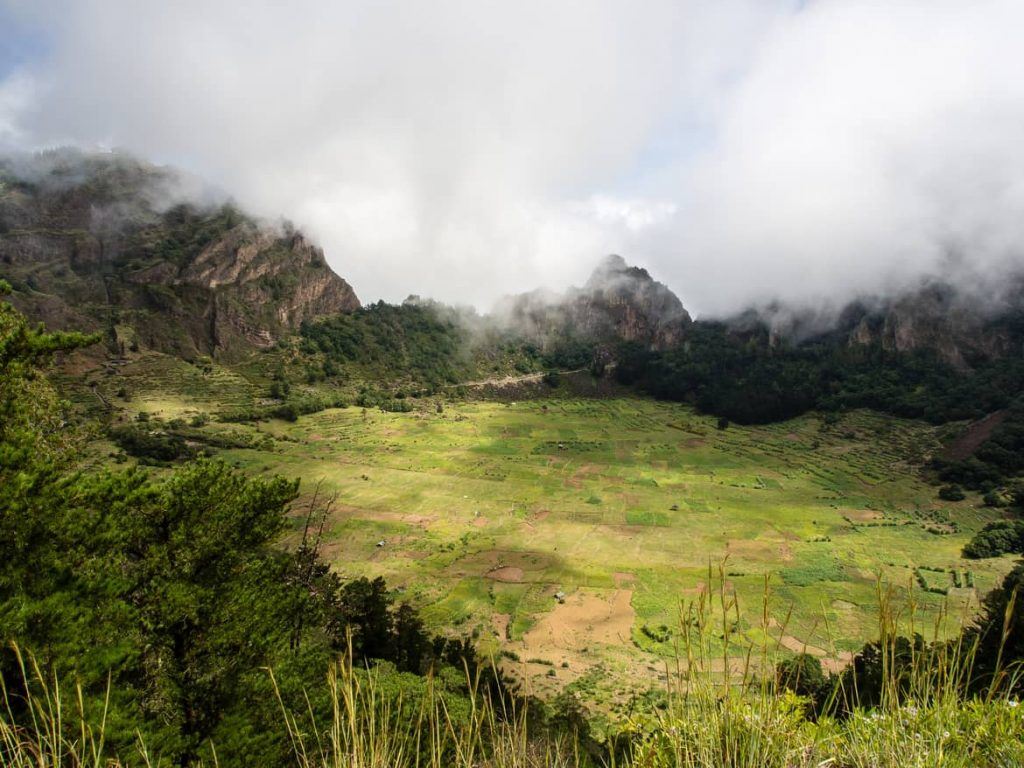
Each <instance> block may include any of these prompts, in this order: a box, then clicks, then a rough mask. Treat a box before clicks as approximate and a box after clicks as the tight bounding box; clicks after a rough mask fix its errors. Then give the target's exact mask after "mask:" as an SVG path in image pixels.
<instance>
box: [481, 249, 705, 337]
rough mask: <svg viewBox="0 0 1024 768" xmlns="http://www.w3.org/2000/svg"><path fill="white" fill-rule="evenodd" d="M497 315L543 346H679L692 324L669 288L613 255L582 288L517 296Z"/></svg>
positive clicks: (504, 304)
mask: <svg viewBox="0 0 1024 768" xmlns="http://www.w3.org/2000/svg"><path fill="white" fill-rule="evenodd" d="M495 315H496V316H497V317H499V318H500V319H501V321H502V322H503V323H504V324H506V325H508V326H510V327H513V328H516V329H518V330H520V331H521V332H523V333H524V334H525V335H527V336H528V337H530V338H534V339H536V340H539V341H544V340H547V339H552V338H581V339H586V340H589V341H598V342H614V341H635V342H638V343H640V344H643V345H645V346H648V347H650V348H653V349H666V348H668V347H672V346H675V345H676V344H678V343H679V342H680V341H681V340H682V338H683V336H684V334H685V331H686V327H687V326H688V325H689V324H690V322H691V321H690V315H689V313H687V311H686V309H684V308H683V304H682V302H681V301H680V300H679V298H678V297H677V296H676V295H675V294H674V293H672V291H671V290H669V288H668V287H667V286H666V285H664V284H663V283H659V282H658V281H656V280H654V279H653V278H652V277H651V276H650V274H648V272H647V270H645V269H641V268H639V267H631V266H629V265H627V264H626V262H625V261H624V260H623V259H622V257H621V256H614V255H613V256H608V257H606V258H605V259H604V260H603V261H602V262H601V263H600V264H599V265H598V266H597V268H596V269H595V270H594V272H593V273H592V274H591V276H590V278H589V279H588V280H587V282H586V284H584V286H583V287H582V288H570V289H569V290H568V291H566V292H565V293H564V294H553V293H549V292H544V291H534V292H532V293H527V294H521V295H519V296H512V297H509V298H507V299H505V300H504V301H502V302H501V303H499V305H498V306H497V307H496V309H495Z"/></svg>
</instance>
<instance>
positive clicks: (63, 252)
mask: <svg viewBox="0 0 1024 768" xmlns="http://www.w3.org/2000/svg"><path fill="white" fill-rule="evenodd" d="M177 182H178V179H177V176H176V174H174V172H172V171H168V170H166V169H161V168H156V167H153V166H149V165H146V164H143V163H141V162H138V161H136V160H134V159H132V158H127V157H124V156H121V155H82V154H76V153H63V154H59V155H57V156H55V157H54V156H43V157H42V158H36V159H35V163H34V164H33V163H28V164H26V163H25V162H22V163H21V164H18V163H13V162H7V163H6V164H3V163H0V277H3V278H5V279H7V280H8V281H9V282H11V283H12V285H13V286H14V288H15V293H14V296H13V300H14V302H15V303H16V304H17V305H18V306H19V307H20V308H21V309H22V310H23V311H24V312H26V313H27V314H28V315H29V316H30V317H33V318H36V319H39V320H41V321H44V322H46V323H47V325H49V326H51V327H53V328H72V327H73V328H80V329H86V330H95V331H101V332H103V333H105V334H106V336H107V338H108V341H109V343H110V346H111V348H112V349H113V350H114V351H115V352H122V351H126V350H127V349H128V348H150V349H156V350H159V351H163V352H169V353H173V354H179V355H182V356H186V357H191V356H194V355H196V354H212V355H216V356H219V357H226V358H231V357H238V356H240V355H244V354H247V353H248V352H250V351H252V350H253V349H254V348H259V347H265V346H268V345H271V344H273V343H275V342H276V341H277V340H279V339H281V338H282V337H284V336H287V335H289V334H291V333H292V332H294V331H295V330H297V329H298V327H299V325H300V324H301V323H302V322H303V321H306V320H313V319H316V318H319V317H324V316H327V315H331V314H335V313H338V312H348V311H352V310H355V309H357V308H358V307H359V300H358V299H357V298H356V295H355V293H354V291H353V290H352V288H351V287H350V286H349V285H348V283H346V282H345V281H344V280H343V279H342V278H340V277H339V276H338V275H336V274H335V273H334V272H333V271H332V270H331V269H330V267H329V266H328V265H327V262H326V261H325V259H324V255H323V252H322V251H321V250H320V248H318V247H316V246H315V245H313V244H312V243H310V242H309V241H308V240H306V238H305V237H304V236H303V235H302V234H300V233H298V232H296V231H294V230H293V229H291V228H290V227H289V226H288V225H281V226H270V225H266V224H262V223H259V222H257V221H255V220H253V219H252V218H250V217H248V216H245V215H244V214H242V213H241V212H240V211H238V210H237V209H235V208H234V207H232V206H231V205H229V204H223V203H222V204H218V205H203V206H199V205H196V204H193V203H188V202H181V200H180V194H178V190H177V189H176V185H177ZM176 194H178V198H177V199H176Z"/></svg>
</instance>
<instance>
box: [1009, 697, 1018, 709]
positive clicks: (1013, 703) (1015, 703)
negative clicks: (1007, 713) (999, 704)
mask: <svg viewBox="0 0 1024 768" xmlns="http://www.w3.org/2000/svg"><path fill="white" fill-rule="evenodd" d="M1006 706H1008V707H1009V708H1010V709H1016V708H1017V707H1019V706H1020V702H1019V701H1017V700H1016V699H1010V700H1009V701H1008V702H1006Z"/></svg>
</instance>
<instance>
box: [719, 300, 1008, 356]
mask: <svg viewBox="0 0 1024 768" xmlns="http://www.w3.org/2000/svg"><path fill="white" fill-rule="evenodd" d="M727 325H728V327H729V328H730V330H731V331H732V332H734V333H736V334H739V335H742V336H745V337H751V338H752V337H754V336H758V337H761V338H763V339H764V340H766V342H767V344H768V345H769V346H773V347H774V346H778V345H780V344H789V345H800V344H803V343H806V342H811V343H819V344H820V343H824V344H827V345H830V346H840V347H843V346H845V347H848V348H850V349H854V350H855V349H860V348H871V347H874V348H877V349H881V350H884V351H886V352H894V353H911V352H918V351H926V352H930V353H932V354H934V355H936V356H937V357H938V358H939V359H941V360H943V361H944V362H946V363H948V364H950V365H952V366H953V367H955V368H959V369H961V370H966V369H969V368H972V367H974V366H975V365H977V364H979V363H982V362H985V361H988V360H992V359H996V358H1002V357H1007V356H1010V355H1021V354H1024V349H1022V344H1021V342H1022V339H1024V288H1022V286H1021V285H1016V284H1007V285H1004V286H1002V291H1001V293H1000V296H999V298H998V299H997V300H996V299H993V298H992V297H991V296H990V297H987V298H985V297H982V296H981V295H979V291H977V290H971V291H965V290H961V289H958V288H957V287H955V286H953V285H950V284H948V283H941V282H930V283H927V284H925V285H923V286H921V287H920V288H918V289H916V290H912V291H907V292H904V293H901V294H898V295H896V296H892V297H879V296H873V297H864V298H861V299H859V300H857V301H854V302H851V303H849V304H847V305H845V306H843V307H841V308H839V309H836V308H835V307H828V306H822V307H818V308H816V309H807V308H800V309H797V308H793V307H787V306H785V305H782V304H778V303H775V304H770V305H767V306H764V307H760V308H757V309H751V310H748V311H747V312H744V313H742V314H740V315H737V316H735V317H733V318H731V319H729V320H728V321H727Z"/></svg>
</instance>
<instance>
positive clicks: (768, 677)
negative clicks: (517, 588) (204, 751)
mask: <svg viewBox="0 0 1024 768" xmlns="http://www.w3.org/2000/svg"><path fill="white" fill-rule="evenodd" d="M710 575H712V574H709V576H710ZM717 576H718V578H717V579H716V581H717V583H718V584H719V586H718V588H717V589H716V590H714V591H707V592H703V593H701V594H700V595H698V596H697V597H696V598H695V600H694V601H692V602H691V603H688V604H686V605H684V606H682V607H681V610H680V628H681V631H680V633H679V634H678V646H677V651H676V654H675V660H674V662H673V663H672V664H669V665H667V669H666V672H667V683H666V685H665V693H666V699H667V705H666V706H665V707H664V709H661V710H655V711H654V712H652V713H650V714H647V715H644V716H637V717H634V718H633V719H631V720H629V721H627V722H625V723H623V725H622V730H623V734H624V737H625V738H624V741H625V743H627V744H628V749H626V750H625V753H624V755H620V756H618V760H616V755H614V754H612V753H605V754H603V755H601V754H594V752H593V750H592V747H593V745H592V744H589V743H584V741H583V740H582V739H580V738H578V737H576V736H575V735H574V734H573V733H567V732H554V731H552V730H551V729H550V728H545V727H543V726H538V725H537V721H536V718H535V717H533V716H531V711H530V708H529V707H527V706H526V705H524V703H522V702H520V701H516V700H509V699H504V698H497V697H491V696H488V695H485V689H486V686H484V685H481V678H480V676H479V675H470V674H469V672H468V670H467V671H466V675H467V681H468V691H469V692H468V694H467V695H466V696H464V697H460V698H458V699H457V700H454V699H453V698H452V697H451V695H450V693H447V694H446V693H445V691H444V690H443V686H441V685H435V681H434V680H433V679H428V680H427V684H426V687H425V693H422V692H421V694H419V695H417V696H415V697H413V696H406V694H405V693H404V692H403V691H402V690H401V689H399V690H397V691H396V690H395V688H394V686H393V684H389V683H388V681H387V679H386V676H385V675H384V674H383V673H382V672H381V670H380V669H377V668H369V669H366V668H359V667H357V666H354V665H353V664H352V662H351V656H350V655H348V656H346V657H345V658H343V659H341V660H340V661H338V662H337V663H336V664H334V665H333V666H332V667H331V669H330V670H329V672H328V676H327V685H328V686H329V691H330V694H331V701H332V702H333V713H332V715H331V717H330V720H329V722H325V723H320V722H317V721H316V718H315V717H314V715H313V708H312V706H308V707H307V708H306V710H305V711H300V712H294V711H289V709H288V708H287V707H286V706H285V705H284V702H283V697H282V696H281V695H280V693H279V692H278V693H277V698H278V702H279V703H280V707H281V713H282V715H281V728H282V729H283V731H285V732H287V734H288V736H289V738H290V741H291V745H292V752H293V758H292V760H291V761H290V765H291V766H294V768H588V767H591V766H609V768H610V767H611V766H614V765H616V763H618V765H620V766H624V767H625V768H718V767H721V768H773V767H777V768H825V767H826V766H828V767H831V768H897V767H898V768H932V767H933V766H948V767H949V768H968V767H970V768H974V767H975V766H982V767H990V768H1011V767H1012V766H1024V706H1019V705H1018V703H1017V701H1016V700H1014V699H1013V698H1011V697H1010V696H1009V695H1008V693H1007V691H1008V690H1010V689H1011V687H1012V685H1013V684H1014V683H1015V682H1016V681H1017V678H1016V677H1015V675H1017V674H1018V672H1019V670H1017V669H1014V668H1012V667H1010V668H1007V669H1006V670H1004V671H1003V673H1002V674H1001V675H997V676H996V678H995V679H994V680H993V682H992V684H991V685H990V686H989V687H988V688H987V690H984V691H982V692H981V694H979V695H970V694H969V693H968V691H969V683H970V681H971V675H972V669H973V665H974V656H975V653H976V646H975V644H974V643H973V641H971V640H969V639H967V638H968V637H969V635H963V634H961V635H960V639H959V640H954V641H952V642H939V643H917V644H914V643H911V644H910V645H909V648H908V646H907V644H906V643H905V642H901V641H900V639H899V638H900V637H901V632H902V634H903V635H906V634H907V633H910V634H913V633H914V632H915V631H918V632H919V631H920V629H921V628H919V627H916V626H915V620H914V616H915V606H914V604H913V601H912V600H910V601H908V602H906V603H902V604H901V603H898V601H897V600H895V599H894V596H893V593H892V592H891V591H889V590H886V589H884V588H882V587H881V586H880V587H879V594H878V597H879V610H878V619H879V626H878V637H879V641H880V642H879V652H880V655H881V659H882V670H883V671H882V679H881V685H880V686H879V689H878V690H877V691H876V692H875V694H874V695H875V697H876V698H875V699H874V700H873V702H872V706H871V707H864V706H859V702H860V700H861V698H860V696H861V694H860V692H859V691H858V690H857V687H858V683H857V681H856V679H855V678H854V677H853V676H849V678H848V679H847V677H844V678H843V681H844V682H843V685H839V686H835V687H833V688H832V693H831V695H830V698H829V701H827V702H826V703H825V705H824V706H823V707H822V710H823V711H825V712H832V713H833V714H832V715H822V716H820V717H815V716H814V715H813V714H812V713H811V711H810V709H809V707H808V702H807V700H805V699H802V698H800V697H798V696H796V695H794V694H792V693H789V692H785V691H780V690H779V687H778V686H777V685H776V684H775V679H774V673H773V670H774V669H775V666H776V664H777V663H778V662H779V661H780V660H781V659H782V658H784V657H785V656H787V655H788V652H787V651H785V649H784V648H782V645H781V638H782V637H783V636H784V635H785V634H786V624H787V622H786V621H783V622H782V623H776V622H774V621H772V620H771V616H770V614H769V609H768V606H769V600H770V589H769V586H768V584H767V582H766V585H765V592H764V600H763V608H762V612H761V618H760V622H761V626H760V627H759V628H758V630H759V632H757V633H753V634H754V635H755V636H757V637H758V638H759V640H758V641H757V642H749V641H747V640H746V639H745V634H743V633H740V632H739V631H738V630H737V627H738V626H739V607H738V605H737V604H736V598H735V595H734V594H733V593H732V592H731V591H729V590H728V589H727V588H726V587H725V586H724V585H725V578H724V574H722V573H721V572H719V573H718V574H717ZM707 583H709V584H710V583H712V581H711V580H710V579H709V581H708V582H707ZM825 626H826V631H827V630H828V628H827V624H826V625H825ZM929 629H930V633H931V634H932V636H933V637H934V638H935V639H939V638H941V637H942V621H939V622H936V624H935V625H934V626H932V627H930V628H929ZM1004 639H1005V638H1004ZM908 654H909V660H908ZM18 659H19V663H20V665H21V667H20V671H21V674H22V675H23V677H24V679H25V680H27V681H30V682H31V685H27V686H24V688H25V689H27V690H29V691H31V692H32V693H30V694H29V695H28V696H27V700H25V701H18V702H15V701H14V699H13V697H12V696H11V695H10V694H9V692H8V689H7V688H6V687H4V688H3V693H4V710H3V713H2V714H0V764H2V765H4V766H13V767H14V768H29V767H30V766H31V768H50V767H51V766H53V767H54V768H56V767H57V766H68V767H69V768H85V767H86V766H89V767H90V768H93V767H95V768H99V767H100V766H106V768H129V767H130V766H155V765H159V764H161V763H160V761H159V760H154V759H151V758H150V757H149V756H148V755H147V754H146V752H145V749H144V748H143V747H141V746H140V748H139V751H138V754H135V755H131V756H128V757H126V758H124V759H122V760H120V761H118V760H116V759H112V758H110V756H109V755H106V754H105V747H104V738H103V732H104V721H105V715H104V716H103V717H100V718H99V720H98V722H96V723H95V724H94V726H93V727H88V726H87V725H85V720H86V718H85V717H84V716H83V715H82V713H83V712H84V711H85V707H84V706H83V703H82V700H81V693H80V692H76V693H75V695H74V697H73V700H72V702H71V703H70V705H69V702H68V701H66V697H65V695H64V694H63V692H62V690H61V688H60V686H59V685H58V684H57V682H56V681H54V680H52V679H51V680H47V678H46V676H45V675H44V674H43V673H42V672H41V671H40V669H39V668H38V667H37V666H35V665H34V663H33V662H32V661H31V660H30V659H29V660H26V659H25V658H24V657H22V656H21V655H18ZM271 674H272V673H271ZM392 682H393V681H392ZM274 690H275V692H277V686H276V682H275V684H274ZM69 706H70V711H71V715H72V716H71V717H66V716H65V713H66V712H68V711H69ZM16 713H17V716H16ZM835 713H842V716H838V715H836V714H835ZM70 723H74V724H75V725H74V726H71V725H69V724H70Z"/></svg>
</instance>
